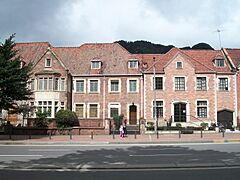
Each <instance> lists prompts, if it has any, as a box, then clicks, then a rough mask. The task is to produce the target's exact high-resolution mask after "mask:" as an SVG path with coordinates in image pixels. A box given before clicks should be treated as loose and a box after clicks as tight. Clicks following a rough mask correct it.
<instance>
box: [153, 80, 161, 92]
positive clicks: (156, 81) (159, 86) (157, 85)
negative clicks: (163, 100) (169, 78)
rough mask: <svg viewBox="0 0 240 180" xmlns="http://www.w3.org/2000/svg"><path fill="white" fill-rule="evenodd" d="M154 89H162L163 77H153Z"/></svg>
mask: <svg viewBox="0 0 240 180" xmlns="http://www.w3.org/2000/svg"><path fill="white" fill-rule="evenodd" d="M153 79H154V78H153ZM155 89H160V90H162V89H163V77H155Z"/></svg>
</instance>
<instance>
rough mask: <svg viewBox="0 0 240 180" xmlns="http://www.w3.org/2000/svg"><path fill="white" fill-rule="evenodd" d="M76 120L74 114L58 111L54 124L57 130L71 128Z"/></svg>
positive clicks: (68, 111)
mask: <svg viewBox="0 0 240 180" xmlns="http://www.w3.org/2000/svg"><path fill="white" fill-rule="evenodd" d="M77 120H78V118H77V115H76V113H75V112H72V111H70V110H60V111H58V112H57V113H56V123H57V127H58V128H68V127H72V126H73V125H74V123H75V122H76V121H77Z"/></svg>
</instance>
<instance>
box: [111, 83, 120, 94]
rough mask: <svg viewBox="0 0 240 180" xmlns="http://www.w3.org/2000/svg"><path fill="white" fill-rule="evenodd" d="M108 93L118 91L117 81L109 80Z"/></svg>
mask: <svg viewBox="0 0 240 180" xmlns="http://www.w3.org/2000/svg"><path fill="white" fill-rule="evenodd" d="M110 91H111V92H118V91H119V80H110Z"/></svg>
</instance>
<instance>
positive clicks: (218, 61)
mask: <svg viewBox="0 0 240 180" xmlns="http://www.w3.org/2000/svg"><path fill="white" fill-rule="evenodd" d="M215 65H216V66H217V67H224V59H215Z"/></svg>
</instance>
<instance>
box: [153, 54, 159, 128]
mask: <svg viewBox="0 0 240 180" xmlns="http://www.w3.org/2000/svg"><path fill="white" fill-rule="evenodd" d="M155 64H156V58H155V57H153V95H154V102H153V104H154V121H155V132H156V133H157V128H158V124H157V123H158V122H157V102H156V67H155Z"/></svg>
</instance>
